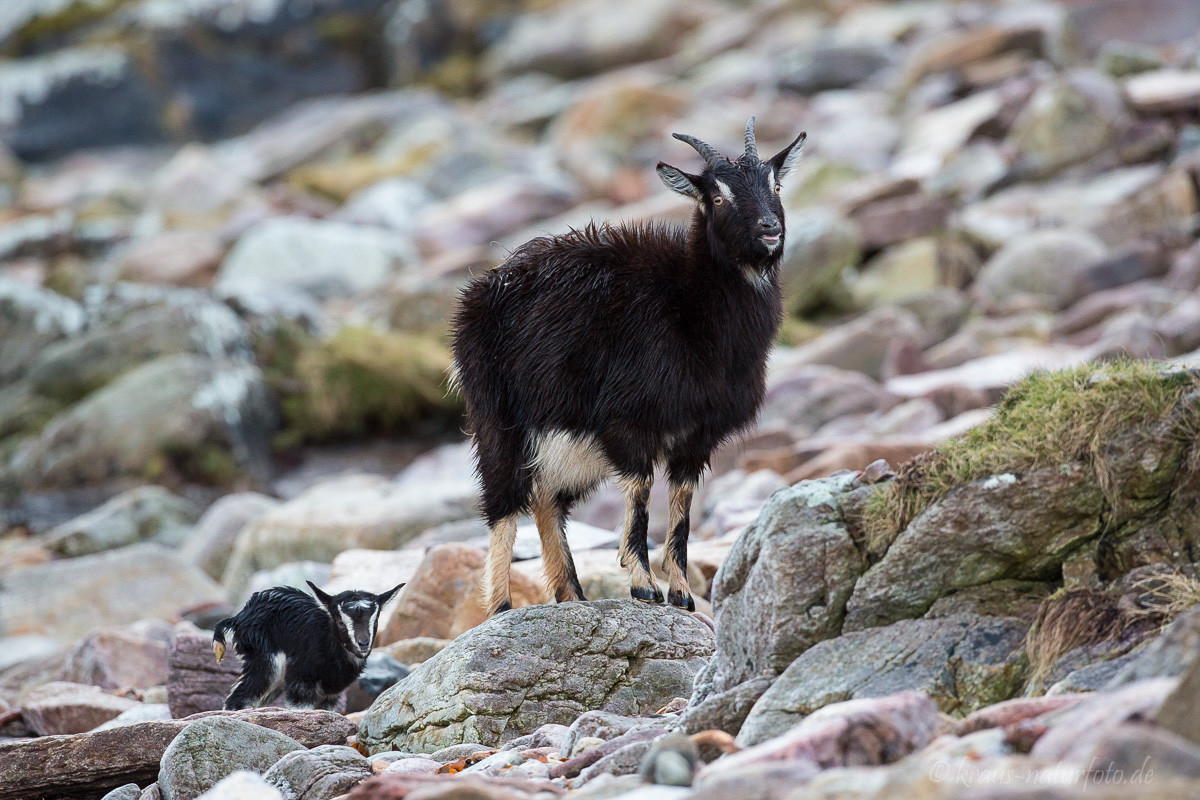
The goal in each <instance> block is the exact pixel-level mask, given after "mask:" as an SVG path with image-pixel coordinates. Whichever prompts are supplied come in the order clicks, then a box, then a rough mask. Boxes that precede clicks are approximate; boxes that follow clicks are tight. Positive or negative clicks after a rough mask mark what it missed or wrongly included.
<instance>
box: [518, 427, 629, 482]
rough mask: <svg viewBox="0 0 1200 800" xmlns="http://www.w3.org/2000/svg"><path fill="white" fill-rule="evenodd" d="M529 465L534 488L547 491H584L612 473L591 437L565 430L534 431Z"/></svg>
mask: <svg viewBox="0 0 1200 800" xmlns="http://www.w3.org/2000/svg"><path fill="white" fill-rule="evenodd" d="M529 465H530V467H531V468H532V469H533V471H534V482H535V483H536V485H537V488H538V491H539V492H543V493H547V494H556V493H558V492H571V493H583V492H587V491H588V490H590V489H592V488H593V487H594V486H595V485H596V484H598V483H599V482H600V481H602V480H604V479H605V478H607V477H609V476H610V475H611V474H612V472H613V467H612V464H611V463H609V461H608V459H607V458H606V457H605V455H604V450H603V449H602V448H601V447H600V442H599V441H598V440H597V439H596V437H595V436H592V435H590V434H575V433H568V432H567V431H553V430H552V431H546V432H545V433H541V434H538V436H537V438H536V439H535V440H534V444H533V458H532V459H531V460H530V464H529Z"/></svg>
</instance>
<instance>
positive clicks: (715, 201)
mask: <svg viewBox="0 0 1200 800" xmlns="http://www.w3.org/2000/svg"><path fill="white" fill-rule="evenodd" d="M724 202H725V198H724V197H721V195H717V196H716V197H714V198H713V205H714V206H719V205H721V203H724Z"/></svg>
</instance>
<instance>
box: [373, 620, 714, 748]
mask: <svg viewBox="0 0 1200 800" xmlns="http://www.w3.org/2000/svg"><path fill="white" fill-rule="evenodd" d="M712 648H713V638H712V631H711V629H709V627H708V626H707V625H705V624H704V623H703V622H701V621H700V620H698V619H696V618H695V617H693V616H691V615H688V614H686V613H685V612H683V611H680V610H678V609H675V608H669V607H663V606H645V605H641V604H638V603H635V602H633V601H628V600H625V601H621V600H600V601H597V602H593V603H580V602H573V603H562V604H558V605H539V606H529V607H527V608H520V609H515V610H513V611H509V612H506V613H504V614H500V615H499V616H495V617H492V618H491V619H489V620H488V621H486V622H484V623H483V624H482V625H480V626H479V627H477V628H474V629H472V630H470V631H468V632H466V633H464V634H463V635H462V636H460V637H458V639H456V640H455V641H454V642H453V643H452V644H451V645H450V646H449V647H447V648H446V649H444V650H442V651H441V652H440V653H438V654H437V655H435V656H434V657H433V658H431V659H429V660H428V661H426V662H425V663H424V664H422V665H421V666H419V667H418V668H417V669H415V670H414V671H413V672H412V674H410V675H409V676H408V677H407V678H405V679H403V680H401V681H400V682H399V683H397V684H396V685H395V686H393V687H391V688H390V689H388V690H387V691H385V692H384V693H383V694H382V695H380V697H379V698H378V699H377V700H376V701H375V703H374V705H372V706H371V708H370V709H368V710H367V712H366V714H365V715H364V717H363V720H362V730H361V732H360V735H359V742H360V743H361V744H363V745H365V746H366V747H367V748H369V749H370V751H371V752H376V753H377V752H383V751H386V750H400V751H403V752H418V753H431V752H434V751H435V750H438V749H439V748H442V747H445V746H447V745H451V744H459V743H461V742H481V743H484V744H487V745H490V746H497V745H500V744H503V743H504V742H507V741H509V740H511V739H515V738H517V737H518V736H523V735H525V734H527V733H531V732H533V731H534V730H536V729H537V728H539V727H541V726H542V725H544V724H546V723H557V724H569V723H570V722H572V721H573V720H574V719H575V718H576V717H578V716H579V715H580V714H582V713H583V712H585V711H590V710H604V711H610V712H613V713H616V714H635V715H647V714H652V713H654V712H655V711H656V710H658V709H659V708H661V707H662V706H663V705H665V704H666V703H667V702H669V701H670V700H672V699H674V698H675V697H678V696H681V695H686V694H687V693H688V691H689V690H690V688H691V685H692V679H693V677H694V676H695V674H696V672H697V671H699V669H700V667H701V666H703V663H704V660H705V659H706V658H707V657H708V656H709V655H711V653H712Z"/></svg>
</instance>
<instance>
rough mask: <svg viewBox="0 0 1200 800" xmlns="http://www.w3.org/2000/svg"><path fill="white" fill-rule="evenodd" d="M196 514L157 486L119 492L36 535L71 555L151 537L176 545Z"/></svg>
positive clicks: (183, 501) (191, 506)
mask: <svg viewBox="0 0 1200 800" xmlns="http://www.w3.org/2000/svg"><path fill="white" fill-rule="evenodd" d="M198 516H199V512H198V511H197V509H196V506H195V505H194V504H193V503H192V502H191V501H190V500H187V499H185V498H183V497H180V496H178V495H175V494H172V493H171V492H169V491H167V490H166V489H164V488H162V487H161V486H140V487H138V488H137V489H130V490H129V491H127V492H123V493H121V494H119V495H117V496H116V497H114V498H113V499H112V500H109V501H108V502H107V503H105V504H104V505H102V506H100V507H98V508H95V509H93V510H92V511H90V512H88V513H87V514H84V515H83V516H80V517H76V518H75V519H72V520H69V521H67V522H64V523H62V524H61V525H58V526H56V527H55V528H53V529H51V530H50V531H48V532H47V533H46V534H45V535H44V536H42V537H40V539H41V544H42V546H44V547H45V548H46V549H48V550H50V552H52V553H55V554H56V555H60V556H67V557H69V558H74V557H77V556H86V555H92V554H94V553H100V552H103V551H105V550H114V549H116V548H118V547H125V546H126V545H131V544H136V543H137V542H140V541H143V540H147V539H148V540H151V541H156V542H159V543H160V544H165V545H168V546H177V545H179V544H180V543H181V542H182V541H183V540H184V538H185V537H186V536H187V534H188V532H189V531H191V529H192V524H193V523H194V522H195V521H196V518H197V517H198Z"/></svg>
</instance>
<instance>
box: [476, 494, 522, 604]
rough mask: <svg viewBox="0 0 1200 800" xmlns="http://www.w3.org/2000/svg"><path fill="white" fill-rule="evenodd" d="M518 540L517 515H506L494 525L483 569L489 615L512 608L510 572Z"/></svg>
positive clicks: (484, 592)
mask: <svg viewBox="0 0 1200 800" xmlns="http://www.w3.org/2000/svg"><path fill="white" fill-rule="evenodd" d="M516 541H517V517H516V515H515V514H514V515H512V516H508V517H505V518H504V519H502V520H500V521H499V522H497V523H496V524H495V525H493V526H492V532H491V538H490V539H489V541H488V553H487V562H486V564H485V565H484V570H483V597H484V608H485V609H486V610H487V613H488V616H489V617H490V616H491V615H493V614H498V613H500V612H501V611H510V610H512V597H511V595H510V593H509V589H508V574H509V571H510V570H511V569H512V557H513V544H514V543H515V542H516Z"/></svg>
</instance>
